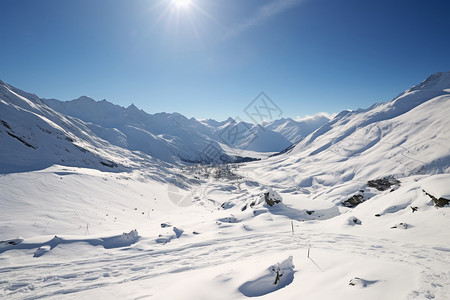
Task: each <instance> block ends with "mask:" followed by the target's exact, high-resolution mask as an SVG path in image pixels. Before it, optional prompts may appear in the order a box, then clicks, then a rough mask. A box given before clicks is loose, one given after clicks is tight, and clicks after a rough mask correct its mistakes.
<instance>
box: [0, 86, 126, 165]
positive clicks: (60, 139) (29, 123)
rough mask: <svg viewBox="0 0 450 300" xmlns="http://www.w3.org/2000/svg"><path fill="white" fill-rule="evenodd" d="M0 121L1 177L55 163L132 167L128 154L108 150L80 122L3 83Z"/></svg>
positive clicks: (0, 99)
mask: <svg viewBox="0 0 450 300" xmlns="http://www.w3.org/2000/svg"><path fill="white" fill-rule="evenodd" d="M0 120H1V121H0V122H1V124H0V141H1V145H2V146H1V148H0V170H1V173H8V172H13V171H19V170H30V169H31V170H32V169H41V168H43V167H48V166H51V165H53V164H58V163H59V164H64V165H68V166H82V167H92V168H97V169H102V170H108V169H119V170H120V169H123V168H124V167H129V166H130V165H131V161H130V156H131V155H129V153H126V151H122V150H121V149H118V148H114V147H110V145H109V144H108V143H107V142H105V141H103V140H102V139H99V138H98V137H96V136H95V134H93V133H92V132H91V131H90V130H89V129H88V128H87V127H86V126H85V124H83V123H82V122H78V121H77V120H72V119H69V118H66V117H64V116H63V115H61V114H59V113H57V112H55V111H54V110H52V109H51V108H49V107H48V106H47V105H45V103H43V102H42V101H41V100H40V99H39V98H38V97H37V96H35V95H32V94H28V93H25V92H23V91H21V90H19V89H16V88H14V87H11V86H9V85H8V84H6V83H3V82H0ZM126 156H128V157H126Z"/></svg>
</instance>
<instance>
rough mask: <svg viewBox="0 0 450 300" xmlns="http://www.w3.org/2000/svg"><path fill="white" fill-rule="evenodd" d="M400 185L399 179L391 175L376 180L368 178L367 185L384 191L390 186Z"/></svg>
mask: <svg viewBox="0 0 450 300" xmlns="http://www.w3.org/2000/svg"><path fill="white" fill-rule="evenodd" d="M393 185H396V186H399V185H400V181H399V180H397V179H395V178H393V177H384V178H380V179H376V180H369V181H368V182H367V186H369V187H372V188H376V189H377V190H379V191H386V190H388V189H390V188H391V186H393Z"/></svg>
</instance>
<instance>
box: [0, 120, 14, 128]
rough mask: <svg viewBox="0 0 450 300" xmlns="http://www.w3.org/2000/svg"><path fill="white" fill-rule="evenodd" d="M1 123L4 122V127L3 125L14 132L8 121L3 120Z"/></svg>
mask: <svg viewBox="0 0 450 300" xmlns="http://www.w3.org/2000/svg"><path fill="white" fill-rule="evenodd" d="M1 122H2V125H3V126H5V127H6V128H8V129H9V130H11V131H13V130H12V129H11V127H10V126H9V124H8V123H7V122H6V121H3V120H1Z"/></svg>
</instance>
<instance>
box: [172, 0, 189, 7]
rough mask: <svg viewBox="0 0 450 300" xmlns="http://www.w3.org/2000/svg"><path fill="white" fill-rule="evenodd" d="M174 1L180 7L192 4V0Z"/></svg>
mask: <svg viewBox="0 0 450 300" xmlns="http://www.w3.org/2000/svg"><path fill="white" fill-rule="evenodd" d="M172 3H173V4H175V6H176V7H178V8H187V7H189V6H190V5H191V4H192V0H172Z"/></svg>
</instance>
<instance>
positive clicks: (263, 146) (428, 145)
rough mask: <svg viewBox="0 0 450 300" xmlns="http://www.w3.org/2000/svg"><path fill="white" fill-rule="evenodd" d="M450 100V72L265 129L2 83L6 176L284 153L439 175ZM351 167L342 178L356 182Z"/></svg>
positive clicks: (288, 157)
mask: <svg viewBox="0 0 450 300" xmlns="http://www.w3.org/2000/svg"><path fill="white" fill-rule="evenodd" d="M449 95H450V72H447V73H436V74H433V75H432V76H430V77H429V78H427V79H426V80H425V81H423V82H422V83H420V84H418V85H416V86H414V87H412V88H411V89H408V90H406V91H405V92H403V93H401V94H400V95H399V96H398V97H396V98H395V99H393V100H391V101H388V102H385V103H378V104H374V105H372V106H371V107H369V108H367V109H358V110H356V111H343V112H341V113H339V114H338V115H336V116H335V117H334V118H333V119H332V120H329V119H328V118H327V117H326V116H321V115H318V116H315V117H312V118H308V119H306V120H303V121H294V120H292V119H280V120H275V121H272V122H270V123H263V124H261V125H255V124H250V123H246V122H237V121H235V120H233V119H232V118H229V119H227V120H225V121H222V122H219V121H216V120H212V119H208V120H196V119H194V118H191V119H188V118H186V117H185V116H183V115H181V114H178V113H156V114H148V113H146V112H144V111H143V110H140V109H138V108H137V107H136V106H134V105H130V106H129V107H127V108H124V107H121V106H119V105H115V104H112V103H110V102H108V101H106V100H102V101H95V100H93V99H91V98H89V97H86V96H83V97H80V98H78V99H75V100H72V101H67V102H63V101H59V100H55V99H40V98H39V97H37V96H36V95H33V94H30V93H27V92H24V91H22V90H20V89H17V88H15V87H13V86H10V85H9V84H7V83H4V82H2V81H0V142H1V147H0V172H1V173H5V172H10V171H20V170H28V169H39V168H42V167H45V166H49V165H52V164H62V165H68V166H80V167H90V168H97V169H106V170H125V169H129V168H135V167H139V166H142V165H143V164H148V165H153V164H164V163H171V164H176V165H182V164H192V163H214V164H217V163H230V162H244V161H251V160H255V159H265V158H267V157H269V156H272V155H273V154H276V153H278V152H280V151H281V153H282V154H281V155H277V156H275V158H273V159H271V160H270V162H271V163H270V164H271V166H270V167H272V164H274V162H275V161H278V162H280V161H289V166H290V167H289V168H299V167H300V168H301V166H298V165H297V164H296V163H295V162H298V161H301V160H303V161H310V160H320V161H321V162H324V161H327V160H333V161H334V160H336V162H343V161H347V162H350V161H351V162H352V163H351V164H350V163H349V164H350V165H348V166H347V167H348V168H350V167H351V168H352V169H353V170H354V169H355V168H362V169H364V170H365V171H364V172H370V170H371V169H372V168H374V167H373V166H374V165H376V164H377V163H379V162H380V161H381V160H383V159H389V160H391V161H394V160H395V161H396V162H397V163H395V164H390V165H386V166H384V168H386V169H392V170H390V171H392V172H394V171H396V172H400V169H401V170H402V172H405V173H408V172H409V171H411V170H415V171H420V170H423V169H427V168H428V169H430V170H432V169H433V168H434V169H436V168H439V166H440V162H445V164H444V165H448V163H449V162H450V150H449V147H448V141H449V140H450V133H449V132H450V130H448V128H450V124H449V118H448V115H450V111H449V109H450V103H449V99H450V96H449ZM283 150H284V151H283ZM369 154H370V155H369ZM294 161H295V162H294ZM274 165H276V164H274ZM302 165H304V164H302ZM313 165H314V164H311V163H310V164H308V168H311V166H313ZM328 166H330V164H328ZM344 166H346V164H345V163H344V164H342V163H340V164H338V165H336V168H333V170H332V172H341V173H342V176H344V177H348V176H354V171H352V172H350V171H349V170H348V168H347V167H344ZM263 169H264V168H263ZM339 170H340V171H339ZM407 170H409V171H407ZM436 170H437V169H436ZM297 171H298V170H297ZM442 171H443V170H440V171H439V172H442ZM317 172H318V174H319V173H321V172H323V170H320V171H317ZM358 172H363V171H361V170H359V171H358ZM392 172H391V173H392ZM436 172H438V171H436ZM296 173H297V174H299V172H296ZM300 173H301V174H302V176H306V175H305V174H307V173H308V172H303V173H302V172H300ZM315 176H317V174H316V175H315ZM312 177H314V176H312ZM314 178H317V177H314ZM302 180H307V181H308V180H309V181H311V180H312V179H311V178H310V179H305V178H303V179H302Z"/></svg>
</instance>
